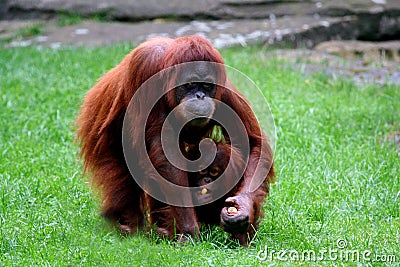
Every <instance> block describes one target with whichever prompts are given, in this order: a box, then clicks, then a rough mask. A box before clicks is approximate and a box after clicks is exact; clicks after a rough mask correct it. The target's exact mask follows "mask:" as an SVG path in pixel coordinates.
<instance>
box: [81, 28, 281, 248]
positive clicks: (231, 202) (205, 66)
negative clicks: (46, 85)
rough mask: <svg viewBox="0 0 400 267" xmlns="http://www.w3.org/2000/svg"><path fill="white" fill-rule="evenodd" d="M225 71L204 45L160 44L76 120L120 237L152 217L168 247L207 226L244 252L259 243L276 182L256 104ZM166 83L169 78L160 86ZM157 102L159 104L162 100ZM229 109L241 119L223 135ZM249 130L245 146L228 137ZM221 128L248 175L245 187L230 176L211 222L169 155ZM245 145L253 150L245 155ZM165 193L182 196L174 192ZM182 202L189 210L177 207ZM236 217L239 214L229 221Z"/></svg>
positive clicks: (125, 66) (102, 88)
mask: <svg viewBox="0 0 400 267" xmlns="http://www.w3.org/2000/svg"><path fill="white" fill-rule="evenodd" d="M183 63H188V64H189V63H195V64H191V65H190V67H189V68H187V67H181V66H182V65H183V66H184V65H185V64H183ZM209 63H210V64H209ZM211 63H212V64H211ZM222 64H223V59H222V57H221V55H220V54H219V52H218V51H217V50H216V49H215V48H214V47H213V46H212V45H211V43H210V42H208V41H207V40H206V39H204V38H202V37H200V36H188V37H181V38H176V39H170V38H161V37H160V38H153V39H149V40H148V41H146V42H144V43H142V44H141V45H140V46H138V47H137V48H136V49H134V50H133V51H132V52H131V53H130V54H129V55H127V56H126V57H125V58H124V59H123V60H122V62H121V63H120V64H118V65H117V66H116V67H115V68H114V69H112V70H110V71H109V72H108V73H106V74H105V75H104V76H103V77H102V78H101V79H100V80H99V81H98V82H97V84H96V85H95V86H94V87H93V88H92V89H91V90H89V92H88V93H87V95H86V97H85V99H84V103H83V105H82V108H81V111H80V114H79V116H78V118H77V126H78V140H79V141H80V145H81V156H82V157H83V158H84V169H85V170H89V171H90V172H91V176H92V177H93V184H94V185H95V186H96V187H97V188H99V189H100V190H101V192H102V214H103V216H104V217H105V218H107V219H109V220H111V221H112V222H115V223H116V224H117V225H118V226H119V228H120V229H121V230H123V231H126V232H129V233H130V232H134V231H136V230H137V229H141V228H143V227H144V226H145V222H146V213H147V212H148V214H149V217H150V223H152V224H155V226H156V227H158V230H159V232H161V233H163V234H165V235H167V236H169V237H173V236H174V234H179V235H190V236H196V235H198V234H199V233H200V232H199V223H201V222H213V223H217V222H219V223H220V224H221V226H222V227H223V229H224V230H225V231H227V232H228V233H230V234H231V235H232V236H233V237H234V238H236V239H238V240H239V241H240V243H241V244H244V245H245V244H247V242H248V240H249V238H251V237H252V236H253V235H254V230H255V229H256V227H257V222H258V218H259V217H260V216H261V215H262V213H261V203H262V202H263V200H264V199H265V197H266V195H267V194H268V192H269V182H270V181H271V179H272V178H273V176H274V170H273V160H272V151H271V149H270V147H269V145H268V142H267V140H266V137H265V135H264V133H263V131H262V129H261V128H260V126H259V124H258V122H257V120H256V117H255V115H254V113H253V111H252V110H251V108H250V106H249V104H248V102H247V101H246V100H245V98H244V97H243V96H242V95H241V94H240V93H239V92H238V91H237V90H236V89H235V88H234V87H233V85H232V84H231V83H230V81H229V80H228V78H227V77H226V72H225V68H224V66H223V65H222ZM171 68H172V71H170V72H166V73H163V72H165V71H166V70H170V69H171ZM159 73H161V75H160V77H162V78H160V79H154V77H155V76H157V75H158V74H159ZM158 94H159V95H161V97H159V98H157V95H158ZM137 96H139V97H138V98H137ZM132 99H135V100H132ZM153 100H156V101H155V103H154V105H153V106H152V107H151V109H150V111H149V113H148V114H145V113H146V111H145V110H146V109H148V108H149V107H148V105H150V104H149V101H153ZM151 104H153V103H151ZM224 106H227V107H229V108H230V109H232V110H233V111H234V112H235V113H236V114H237V118H238V119H237V120H234V119H231V117H229V118H228V119H225V120H228V121H227V122H226V121H224V122H223V123H225V124H227V125H220V124H221V123H220V122H219V120H217V119H216V118H217V117H218V116H220V117H222V118H225V117H226V116H225V115H224V112H225V111H223V110H224V108H223V107H224ZM127 114H128V115H127ZM221 114H222V115H221ZM224 116H225V117H224ZM166 121H168V123H167V124H168V125H169V126H168V127H167V128H168V129H169V133H170V135H169V139H171V136H173V135H175V136H176V139H177V146H176V147H169V146H167V147H165V146H164V147H163V143H162V142H163V140H162V131H163V129H164V127H165V124H166V123H165V122H166ZM181 125H182V126H181ZM241 125H242V127H243V129H244V133H245V135H244V136H243V135H240V134H239V133H236V132H235V131H232V130H230V131H229V130H227V129H228V128H229V127H231V129H232V128H233V129H236V128H237V129H240V127H241ZM216 126H218V127H221V128H222V132H220V133H219V134H222V135H223V138H224V140H226V142H227V145H228V147H234V148H235V150H237V151H239V153H240V154H241V155H242V156H241V157H242V159H240V160H241V161H244V162H245V164H246V165H245V166H244V167H243V172H242V173H240V174H237V175H236V176H237V177H230V176H229V177H228V175H231V176H235V175H232V173H231V172H227V174H228V175H225V176H224V177H225V178H224V179H225V181H228V182H231V184H232V183H233V185H234V186H232V185H229V186H227V188H226V189H227V190H228V189H229V190H228V191H227V192H226V194H225V195H224V196H222V201H223V205H222V208H221V206H219V207H218V209H220V210H217V211H213V212H210V213H209V214H210V215H209V216H212V218H210V217H207V214H200V212H199V207H197V208H196V207H194V206H195V205H198V203H197V204H195V203H194V202H196V201H195V199H196V198H195V197H194V196H193V195H190V194H189V193H190V192H194V191H190V192H189V193H187V192H186V191H185V190H184V188H186V187H190V186H191V182H190V180H189V178H190V177H191V175H190V173H191V172H190V171H188V170H185V169H182V168H179V167H177V165H176V164H172V163H171V162H170V159H171V158H170V157H168V153H169V154H171V153H170V152H168V153H167V152H166V150H168V151H172V154H173V155H178V152H179V153H181V151H182V150H184V149H185V147H184V146H185V145H184V144H196V145H197V144H200V148H201V143H202V141H203V139H204V137H205V136H206V134H207V133H208V132H210V130H212V129H214V128H215V127H216ZM125 127H126V128H125ZM126 129H127V130H126ZM238 132H239V130H238ZM171 133H172V135H171ZM242 139H245V140H242ZM142 141H143V142H142ZM242 141H243V142H242ZM124 142H125V143H124ZM246 142H247V144H248V146H249V147H248V149H246V147H245V146H244V145H243V144H244V143H246ZM123 143H124V144H128V145H123ZM217 148H218V147H217ZM143 152H145V153H143ZM181 154H182V153H181ZM183 154H185V153H183ZM228 154H229V157H231V156H230V155H231V153H228ZM187 158H188V157H187ZM232 158H233V160H235V159H234V158H235V157H234V156H233V157H232ZM212 161H213V160H211V161H208V162H212ZM217 161H219V160H217ZM159 177H162V180H160V179H159ZM221 178H223V177H221ZM219 179H220V178H218V180H219ZM139 180H140V181H143V183H141V182H138V181H139ZM221 180H222V179H221ZM167 184H172V185H176V186H178V187H179V188H181V190H182V191H179V192H177V191H176V190H171V189H169V188H168V187H167V186H166V185H167ZM147 188H150V189H149V190H147ZM157 194H159V195H162V197H161V198H158V197H157ZM188 196H190V197H188ZM192 196H193V198H192ZM189 198H190V200H188V199H189ZM181 200H182V201H183V202H182V203H184V204H182V205H180V204H176V203H178V202H179V201H181ZM192 200H193V203H191V201H192ZM174 201H175V202H174ZM176 201H178V202H176ZM200 202H201V201H200ZM171 203H172V204H171ZM179 203H180V202H179ZM200 204H202V203H200ZM211 204H212V203H211ZM208 205H210V204H208ZM230 207H235V208H236V210H237V212H235V214H230V213H228V209H229V208H230ZM160 210H164V211H165V210H167V211H168V213H165V212H164V213H163V216H167V217H168V218H167V220H166V221H174V225H175V229H170V228H166V227H164V225H162V222H163V221H165V220H161V219H160V217H159V214H160V212H159V211H160Z"/></svg>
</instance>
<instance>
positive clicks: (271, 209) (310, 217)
mask: <svg viewBox="0 0 400 267" xmlns="http://www.w3.org/2000/svg"><path fill="white" fill-rule="evenodd" d="M130 49H131V47H129V46H123V45H120V46H114V47H110V48H99V49H83V48H80V49H71V50H49V49H44V48H42V49H39V48H24V49H3V50H0V123H1V128H0V154H1V155H0V266H10V265H16V266H29V265H36V266H82V265H83V266H105V265H111V266H127V265H129V266H140V265H143V266H168V265H174V266H257V265H268V264H271V263H276V264H287V265H288V266H289V265H292V264H293V263H296V264H308V263H309V262H307V261H303V260H302V256H305V257H306V256H307V255H306V254H307V253H308V254H310V255H309V256H310V258H311V259H312V255H311V252H315V253H316V256H317V257H319V258H320V257H321V255H322V256H324V257H325V261H324V262H317V263H323V264H325V265H326V264H329V265H334V264H339V265H340V264H346V263H348V262H350V263H351V264H353V265H354V264H356V261H357V259H355V260H353V259H352V258H351V257H352V256H351V255H348V254H349V253H348V252H351V253H353V252H354V253H356V252H357V253H359V256H360V258H361V259H360V261H361V262H362V264H363V265H367V264H371V265H376V263H375V262H373V261H375V260H381V261H384V260H386V261H388V260H392V258H391V256H392V255H393V256H395V257H396V261H397V263H396V264H399V262H400V253H399V251H400V180H399V174H400V159H399V156H398V151H396V147H395V146H390V145H389V144H388V143H387V142H386V143H385V142H382V140H384V139H385V137H386V136H387V135H389V134H390V133H393V132H395V131H396V130H397V131H398V130H400V88H399V87H396V86H390V85H388V86H383V87H381V86H373V85H371V86H365V87H356V86H354V85H353V84H352V83H350V82H347V81H345V80H342V79H340V78H335V79H333V78H327V77H325V76H324V75H322V74H318V75H313V76H307V77H306V76H304V75H302V74H301V73H299V72H298V71H295V70H293V69H290V68H288V67H285V64H284V62H277V61H274V60H271V59H269V58H268V57H266V55H265V52H262V51H260V50H257V49H254V48H247V49H229V50H224V51H222V53H223V56H224V58H225V59H226V63H227V64H228V65H230V66H232V67H235V68H237V69H239V70H240V71H242V72H243V73H245V74H246V75H248V76H249V77H250V78H251V79H252V80H253V81H254V82H255V83H256V84H257V85H258V86H259V87H260V88H261V90H262V91H263V93H264V95H265V97H266V99H267V100H268V101H269V104H270V106H271V110H272V113H273V115H274V118H275V123H276V128H277V136H278V141H277V148H276V156H275V158H276V159H275V164H276V170H277V178H278V184H277V185H275V186H273V187H272V190H271V195H270V197H269V198H268V199H267V202H266V204H265V218H264V220H263V222H262V224H261V226H260V230H259V232H258V233H257V236H256V238H255V240H254V241H253V242H252V244H251V246H250V248H248V249H244V248H241V247H240V246H239V245H238V244H236V243H234V242H231V241H229V238H228V237H227V235H225V233H224V232H223V231H222V230H220V229H219V228H218V227H215V228H208V227H204V228H203V235H202V236H201V238H200V239H198V240H193V241H192V242H189V243H188V244H187V245H186V246H184V247H181V246H179V245H177V244H176V243H174V242H170V241H165V240H160V239H159V238H158V237H157V236H156V235H155V234H153V233H141V234H138V235H136V236H134V237H131V238H123V237H121V236H120V235H119V234H118V233H117V231H116V230H115V229H113V228H111V227H110V226H109V225H108V224H107V223H105V222H104V221H103V219H102V218H100V216H99V213H98V201H97V198H96V196H95V193H94V192H93V191H92V190H91V189H90V187H89V186H88V185H87V183H86V180H85V178H84V177H82V174H81V163H80V162H79V161H78V159H77V153H78V148H77V146H76V144H74V143H73V141H74V136H75V134H74V131H73V120H74V118H75V117H76V115H77V112H78V109H79V106H80V104H81V101H82V97H83V96H84V95H85V93H86V91H87V90H88V89H89V88H90V87H91V86H92V85H93V84H94V82H95V81H96V79H97V78H98V77H99V76H100V75H101V74H103V73H104V72H105V71H107V70H108V69H110V68H111V67H113V66H114V65H115V64H117V63H118V62H119V61H120V60H121V59H122V57H123V56H124V55H125V54H127V53H128V52H129V51H130ZM258 115H259V116H262V115H263V114H262V111H259V113H258ZM274 251H275V252H274ZM324 251H326V252H324ZM260 252H262V253H260ZM296 252H297V255H298V260H296V261H295V262H291V263H290V261H289V263H287V262H284V261H283V260H285V259H286V260H288V259H289V257H291V258H293V259H296ZM368 252H370V253H368ZM329 253H330V254H329ZM346 255H347V258H346ZM257 256H258V257H259V258H260V257H261V258H264V259H265V261H260V260H259V259H258V258H257ZM278 256H280V257H281V258H278ZM304 260H306V259H304Z"/></svg>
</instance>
